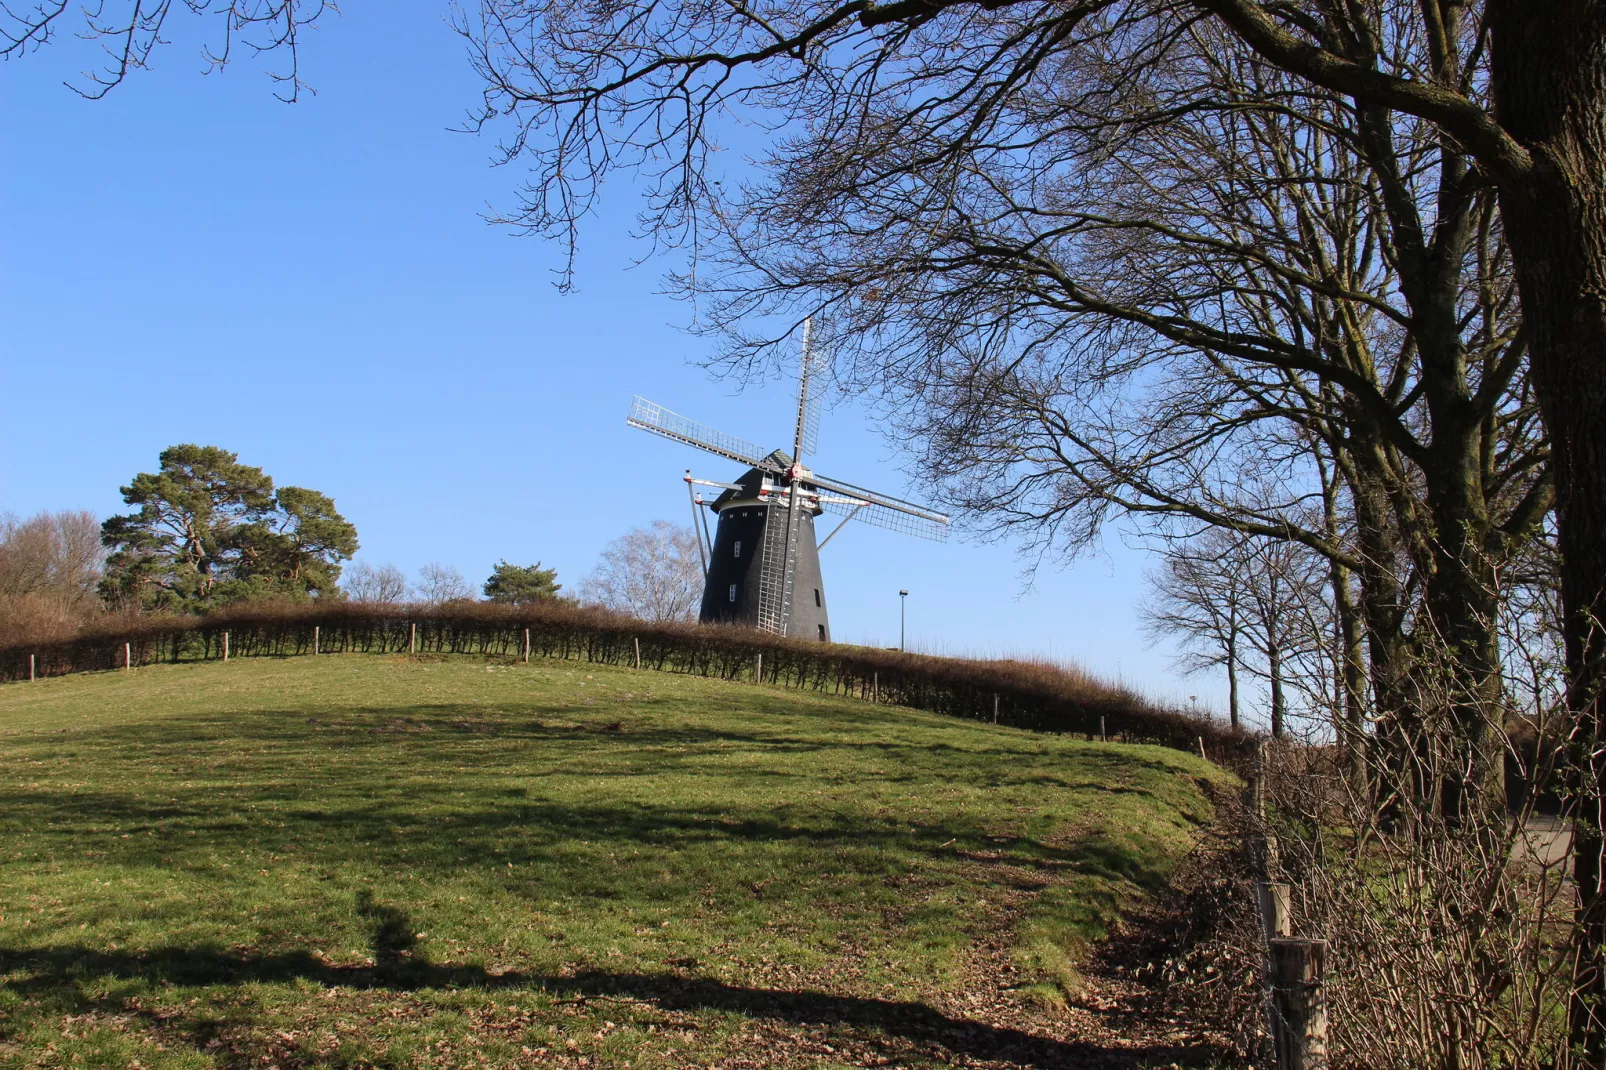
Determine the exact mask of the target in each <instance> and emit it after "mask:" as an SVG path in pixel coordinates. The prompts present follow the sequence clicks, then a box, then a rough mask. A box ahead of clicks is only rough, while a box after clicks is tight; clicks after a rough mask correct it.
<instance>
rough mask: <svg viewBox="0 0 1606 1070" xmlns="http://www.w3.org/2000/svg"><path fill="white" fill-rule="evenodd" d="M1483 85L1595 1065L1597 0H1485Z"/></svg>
mask: <svg viewBox="0 0 1606 1070" xmlns="http://www.w3.org/2000/svg"><path fill="white" fill-rule="evenodd" d="M1489 14H1490V24H1491V45H1492V51H1491V61H1492V68H1491V74H1492V77H1491V89H1492V91H1493V95H1494V101H1495V108H1496V113H1497V115H1498V116H1499V119H1500V122H1501V125H1502V126H1504V127H1505V129H1506V131H1507V132H1508V133H1510V134H1511V136H1512V137H1514V138H1515V139H1516V140H1517V141H1518V142H1520V143H1521V144H1522V145H1523V146H1524V147H1526V148H1527V149H1528V151H1529V153H1530V154H1531V156H1532V158H1533V166H1532V167H1531V168H1529V169H1528V170H1527V171H1526V172H1525V173H1523V174H1521V175H1516V176H1504V175H1503V176H1500V209H1501V215H1502V218H1503V220H1504V223H1505V228H1506V234H1507V235H1508V238H1509V240H1510V242H1511V248H1512V255H1513V261H1514V263H1515V265H1516V271H1517V285H1518V287H1519V289H1520V292H1521V294H1522V307H1523V316H1524V320H1525V322H1526V324H1527V327H1528V330H1529V336H1530V339H1531V346H1532V349H1531V354H1530V365H1531V368H1532V374H1533V383H1534V393H1535V396H1536V397H1537V399H1538V401H1539V407H1540V411H1541V412H1542V413H1543V414H1544V418H1545V426H1546V429H1547V430H1548V431H1549V434H1550V442H1551V449H1552V462H1551V472H1552V478H1553V480H1554V483H1555V487H1556V522H1557V534H1558V536H1559V544H1560V548H1561V589H1562V604H1563V608H1564V610H1565V613H1566V621H1565V625H1564V626H1565V629H1566V641H1567V668H1568V681H1569V697H1570V701H1571V704H1572V707H1573V711H1574V713H1575V714H1576V715H1577V716H1578V717H1579V718H1580V722H1581V723H1580V730H1581V735H1582V736H1584V737H1585V738H1584V741H1583V743H1582V746H1581V748H1580V765H1579V768H1578V769H1577V771H1578V772H1579V773H1580V774H1582V775H1587V776H1589V777H1590V787H1591V788H1592V789H1593V790H1590V791H1588V792H1586V793H1584V796H1583V800H1582V802H1581V804H1580V811H1581V812H1580V813H1578V814H1577V815H1576V822H1577V827H1576V833H1577V835H1576V838H1575V841H1574V844H1575V858H1574V866H1575V876H1576V878H1577V881H1578V892H1579V911H1580V919H1579V920H1580V922H1581V929H1582V933H1583V935H1582V937H1581V941H1582V946H1581V947H1580V949H1579V955H1578V958H1577V965H1576V976H1575V982H1576V985H1577V989H1578V991H1577V993H1576V994H1575V996H1574V999H1573V1005H1572V1013H1571V1016H1570V1025H1571V1028H1572V1036H1573V1042H1574V1045H1575V1050H1576V1051H1577V1052H1578V1053H1579V1056H1578V1057H1579V1059H1580V1060H1581V1063H1582V1065H1584V1066H1588V1067H1592V1068H1601V1067H1606V1021H1603V1017H1602V1014H1603V1009H1606V1008H1603V1007H1602V1001H1603V1000H1606V956H1603V953H1602V949H1603V941H1606V887H1603V884H1602V880H1603V876H1606V874H1603V867H1602V859H1601V844H1602V837H1601V830H1602V828H1603V824H1606V822H1603V820H1602V819H1603V817H1606V814H1603V813H1602V809H1601V797H1602V793H1601V788H1602V787H1603V786H1606V764H1603V759H1602V758H1601V757H1598V755H1599V754H1600V747H1599V746H1598V745H1597V744H1598V741H1600V740H1601V739H1602V737H1603V735H1606V732H1603V729H1606V725H1603V724H1602V718H1603V714H1606V710H1603V709H1602V704H1601V700H1600V684H1601V680H1602V667H1601V663H1602V656H1603V653H1606V641H1603V639H1602V635H1601V629H1600V622H1601V621H1603V620H1606V0H1551V2H1549V3H1544V4H1535V3H1533V2H1532V0H1491V3H1490V9H1489Z"/></svg>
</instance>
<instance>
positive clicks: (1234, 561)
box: [1139, 528, 1334, 738]
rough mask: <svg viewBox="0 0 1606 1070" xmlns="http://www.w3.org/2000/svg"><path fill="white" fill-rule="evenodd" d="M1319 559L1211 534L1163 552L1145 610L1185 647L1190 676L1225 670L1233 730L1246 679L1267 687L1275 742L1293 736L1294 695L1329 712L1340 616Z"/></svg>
mask: <svg viewBox="0 0 1606 1070" xmlns="http://www.w3.org/2000/svg"><path fill="white" fill-rule="evenodd" d="M1321 573H1322V569H1321V568H1320V567H1319V558H1316V557H1315V556H1314V555H1312V554H1311V553H1310V552H1309V551H1307V550H1304V549H1303V548H1302V547H1300V546H1299V545H1298V544H1296V543H1290V542H1286V541H1279V540H1268V539H1263V538H1252V537H1249V536H1245V535H1240V534H1238V533H1236V532H1233V531H1230V530H1228V529H1224V528H1207V529H1205V530H1203V531H1202V532H1200V533H1199V534H1198V535H1196V536H1194V537H1192V538H1188V539H1177V540H1174V541H1172V542H1170V543H1169V544H1167V545H1166V547H1165V548H1164V550H1163V553H1162V564H1161V566H1160V567H1159V568H1157V569H1155V570H1152V571H1151V572H1150V573H1149V575H1148V583H1149V591H1150V594H1149V597H1148V598H1147V599H1146V600H1145V601H1144V603H1143V604H1142V605H1141V606H1140V607H1139V613H1140V616H1141V617H1142V619H1143V622H1144V627H1145V629H1146V630H1147V631H1148V632H1149V633H1150V635H1152V636H1154V637H1156V638H1159V637H1162V636H1164V637H1172V638H1176V639H1178V640H1180V641H1181V643H1182V646H1183V656H1182V658H1181V660H1180V664H1181V667H1182V668H1183V670H1184V671H1187V672H1199V671H1202V670H1206V669H1213V668H1216V667H1218V666H1219V667H1221V668H1222V669H1224V670H1225V672H1226V675H1227V686H1228V709H1229V715H1230V717H1231V719H1232V724H1233V726H1234V727H1237V726H1238V724H1239V718H1240V678H1241V676H1243V675H1248V676H1251V677H1254V678H1257V679H1259V680H1262V681H1263V682H1264V683H1265V685H1266V690H1267V697H1268V704H1267V719H1268V722H1269V724H1270V727H1271V734H1272V736H1273V738H1281V737H1282V736H1283V735H1284V734H1285V733H1286V731H1287V726H1288V719H1289V716H1290V706H1289V691H1290V689H1295V690H1298V691H1300V692H1303V693H1304V697H1305V702H1304V706H1305V707H1306V709H1307V711H1309V712H1317V711H1320V713H1321V715H1322V716H1323V719H1324V720H1325V717H1326V711H1327V710H1328V708H1330V705H1331V703H1332V702H1333V700H1334V695H1333V693H1332V690H1331V684H1330V681H1331V672H1330V655H1331V636H1332V614H1331V612H1330V605H1329V601H1328V598H1327V592H1326V590H1325V587H1324V583H1323V579H1322V576H1321Z"/></svg>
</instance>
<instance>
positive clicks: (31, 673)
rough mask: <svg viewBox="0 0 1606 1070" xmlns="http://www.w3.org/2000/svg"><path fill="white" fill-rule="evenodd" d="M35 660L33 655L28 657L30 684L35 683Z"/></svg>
mask: <svg viewBox="0 0 1606 1070" xmlns="http://www.w3.org/2000/svg"><path fill="white" fill-rule="evenodd" d="M33 658H34V656H33V655H32V654H29V655H28V682H29V683H33Z"/></svg>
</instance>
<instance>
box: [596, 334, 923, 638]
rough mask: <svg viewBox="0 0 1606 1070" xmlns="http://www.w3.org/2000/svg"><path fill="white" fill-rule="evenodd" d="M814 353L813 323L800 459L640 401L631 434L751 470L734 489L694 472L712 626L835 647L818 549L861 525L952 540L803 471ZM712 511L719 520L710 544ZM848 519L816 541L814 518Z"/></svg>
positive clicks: (813, 415)
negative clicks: (712, 490)
mask: <svg viewBox="0 0 1606 1070" xmlns="http://www.w3.org/2000/svg"><path fill="white" fill-rule="evenodd" d="M813 364H814V358H813V355H812V353H811V351H810V347H809V324H808V322H807V321H805V322H804V325H803V374H802V376H801V378H800V384H799V390H798V407H797V429H796V434H795V435H794V442H793V452H792V454H791V455H790V456H789V455H787V454H786V453H784V452H782V451H781V450H776V451H774V452H773V453H769V454H765V453H764V452H763V451H762V450H761V449H760V448H759V447H758V446H755V445H754V444H752V443H750V442H744V441H742V440H740V439H737V438H733V437H731V436H730V435H725V434H722V433H720V432H718V431H714V430H713V429H711V428H708V427H704V426H702V425H701V424H697V423H693V422H692V421H690V420H687V419H686V418H685V417H682V416H679V415H677V414H675V413H673V412H670V411H668V410H667V409H665V408H663V407H662V406H660V405H656V404H654V403H652V402H650V401H646V400H644V399H642V398H639V397H638V398H636V399H635V400H634V401H633V402H632V403H631V406H630V415H629V417H628V419H627V422H628V423H629V424H630V425H631V426H632V427H639V428H641V429H642V430H644V431H651V432H653V433H654V434H658V435H662V436H664V437H665V438H670V439H674V440H675V441H676V442H683V443H685V444H686V445H688V446H696V447H698V448H699V449H704V450H707V451H709V452H710V453H714V454H717V455H718V456H720V457H724V458H726V459H728V460H732V461H737V462H739V463H742V464H745V465H747V466H748V470H747V471H746V472H745V473H744V474H743V475H741V476H739V477H738V478H737V479H736V481H735V482H732V483H721V482H716V481H714V480H707V479H694V478H692V475H691V473H690V472H689V471H688V472H687V473H686V484H687V488H688V490H689V491H690V492H691V494H692V503H693V508H694V510H696V514H695V516H694V519H695V520H698V521H700V522H701V523H700V528H701V535H700V538H701V546H702V549H703V552H704V558H703V574H704V577H705V581H706V582H705V586H704V588H703V604H702V611H701V612H700V614H699V615H698V619H699V620H701V621H703V622H704V623H719V624H741V625H746V626H748V627H753V628H758V629H761V630H763V631H767V632H771V633H773V634H775V635H785V636H791V637H793V638H799V639H818V640H821V641H829V640H830V638H831V622H830V618H829V616H828V614H827V612H826V599H825V583H824V581H823V579H822V577H821V573H820V550H821V549H823V548H824V547H825V545H826V543H829V542H830V541H831V540H832V539H833V538H835V537H836V535H837V532H839V531H841V530H842V527H843V526H844V525H846V524H847V522H848V521H849V520H852V519H854V518H855V517H857V518H859V519H861V520H864V521H866V522H867V523H871V524H875V525H877V526H879V527H887V528H892V529H894V530H897V531H903V532H907V533H909V534H912V535H918V536H921V537H923V538H929V539H935V540H938V541H941V540H943V539H946V538H947V534H948V518H947V517H946V516H943V515H942V514H941V513H934V512H932V511H931V510H929V509H925V508H922V507H921V506H918V505H915V504H914V503H912V502H906V501H901V500H899V499H897V498H892V497H888V496H887V495H884V494H877V493H875V492H874V491H869V490H866V489H864V488H863V487H857V486H854V485H853V484H851V483H843V482H841V481H840V480H834V479H827V478H824V477H821V476H818V475H816V474H815V473H814V472H811V471H810V470H809V469H807V468H806V467H804V465H803V463H802V458H803V457H804V456H805V455H806V454H811V453H813V452H814V449H815V445H816V442H817V438H818V433H819V421H820V415H819V404H818V401H817V400H815V399H814V398H813V397H812V396H811V392H810V379H811V378H812V377H813V375H814V372H815V370H816V369H815V368H814V367H813ZM697 486H707V487H717V488H719V489H720V494H719V496H718V497H716V498H715V499H714V500H713V501H711V502H704V501H703V499H702V497H701V495H699V494H697V492H696V487H697ZM701 505H707V506H708V508H709V509H711V510H712V511H713V512H714V514H715V515H716V516H717V517H718V522H717V524H716V526H715V530H714V535H713V538H712V539H709V537H708V530H707V522H706V517H705V516H704V514H702V512H701V510H697V506H701ZM827 511H829V512H834V513H839V514H842V515H843V519H842V521H841V522H840V523H839V524H838V525H837V526H836V528H835V529H834V530H832V532H831V533H830V534H829V535H827V536H826V537H825V540H824V541H823V542H819V541H817V540H816V536H815V528H814V523H815V518H816V517H819V516H820V515H821V514H823V513H825V512H827Z"/></svg>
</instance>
